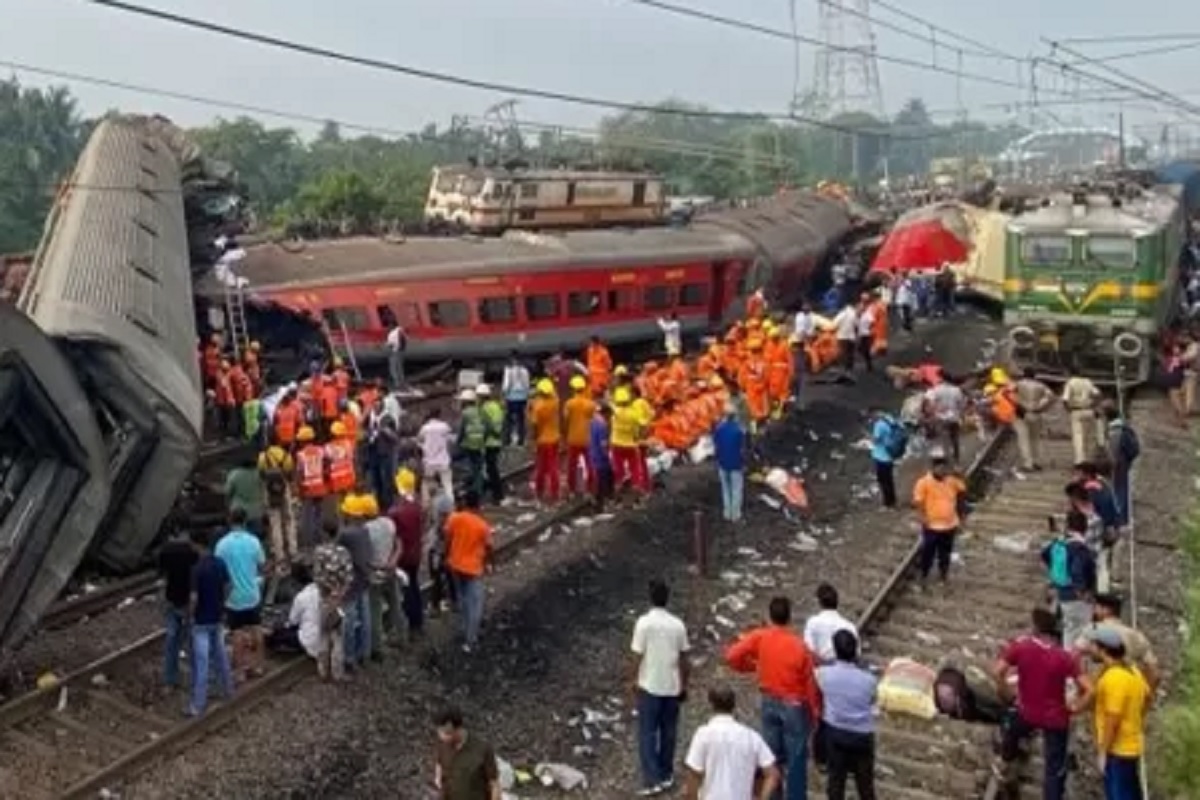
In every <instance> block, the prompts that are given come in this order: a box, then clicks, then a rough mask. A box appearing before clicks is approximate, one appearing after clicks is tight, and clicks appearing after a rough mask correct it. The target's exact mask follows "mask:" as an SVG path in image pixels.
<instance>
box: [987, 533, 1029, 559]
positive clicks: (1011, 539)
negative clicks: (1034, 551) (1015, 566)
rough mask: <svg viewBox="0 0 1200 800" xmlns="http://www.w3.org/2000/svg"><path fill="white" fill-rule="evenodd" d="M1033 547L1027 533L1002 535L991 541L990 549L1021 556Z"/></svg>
mask: <svg viewBox="0 0 1200 800" xmlns="http://www.w3.org/2000/svg"><path fill="white" fill-rule="evenodd" d="M1032 546H1033V537H1032V536H1030V535H1029V534H1028V533H1003V534H1000V535H999V536H996V537H995V538H993V539H992V547H995V548H996V549H997V550H999V551H1001V552H1003V553H1014V554H1016V555H1022V554H1024V553H1028V552H1029V550H1030V548H1031V547H1032Z"/></svg>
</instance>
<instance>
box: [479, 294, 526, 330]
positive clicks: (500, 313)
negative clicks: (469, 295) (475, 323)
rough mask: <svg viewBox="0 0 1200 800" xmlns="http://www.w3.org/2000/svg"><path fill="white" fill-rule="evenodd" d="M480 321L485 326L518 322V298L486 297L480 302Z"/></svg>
mask: <svg viewBox="0 0 1200 800" xmlns="http://www.w3.org/2000/svg"><path fill="white" fill-rule="evenodd" d="M478 310H479V321H480V322H482V323H484V324H485V325H493V324H497V323H501V322H516V321H517V298H515V297H485V298H483V299H482V300H480V301H479V309H478Z"/></svg>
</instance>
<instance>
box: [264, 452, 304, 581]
mask: <svg viewBox="0 0 1200 800" xmlns="http://www.w3.org/2000/svg"><path fill="white" fill-rule="evenodd" d="M258 474H259V477H260V479H261V480H262V484H263V491H264V493H265V495H266V499H267V503H266V505H267V529H268V530H269V531H270V537H269V538H270V541H271V559H272V560H273V561H274V562H275V569H276V571H277V572H278V573H280V574H283V573H285V572H286V571H287V568H288V566H289V565H290V563H291V562H292V560H293V559H295V558H296V557H297V556H298V555H299V554H300V548H299V544H298V542H297V540H296V519H295V515H294V514H293V513H292V484H293V483H294V482H295V478H296V463H295V461H294V460H293V459H292V455H291V453H289V452H288V451H287V450H285V449H283V448H282V447H280V446H279V445H277V444H273V445H271V446H270V447H268V448H267V449H265V450H263V451H262V452H261V453H259V454H258Z"/></svg>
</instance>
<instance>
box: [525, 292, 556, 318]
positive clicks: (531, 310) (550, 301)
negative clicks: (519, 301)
mask: <svg viewBox="0 0 1200 800" xmlns="http://www.w3.org/2000/svg"><path fill="white" fill-rule="evenodd" d="M558 315H559V309H558V295H556V294H531V295H529V296H528V297H526V298H525V318H526V319H528V320H529V321H530V322H538V321H540V320H544V319H555V318H557V317H558Z"/></svg>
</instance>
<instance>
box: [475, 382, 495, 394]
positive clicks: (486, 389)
mask: <svg viewBox="0 0 1200 800" xmlns="http://www.w3.org/2000/svg"><path fill="white" fill-rule="evenodd" d="M475 396H476V397H491V396H492V387H490V386H488V385H487V384H486V383H481V384H479V385H478V386H476V387H475Z"/></svg>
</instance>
